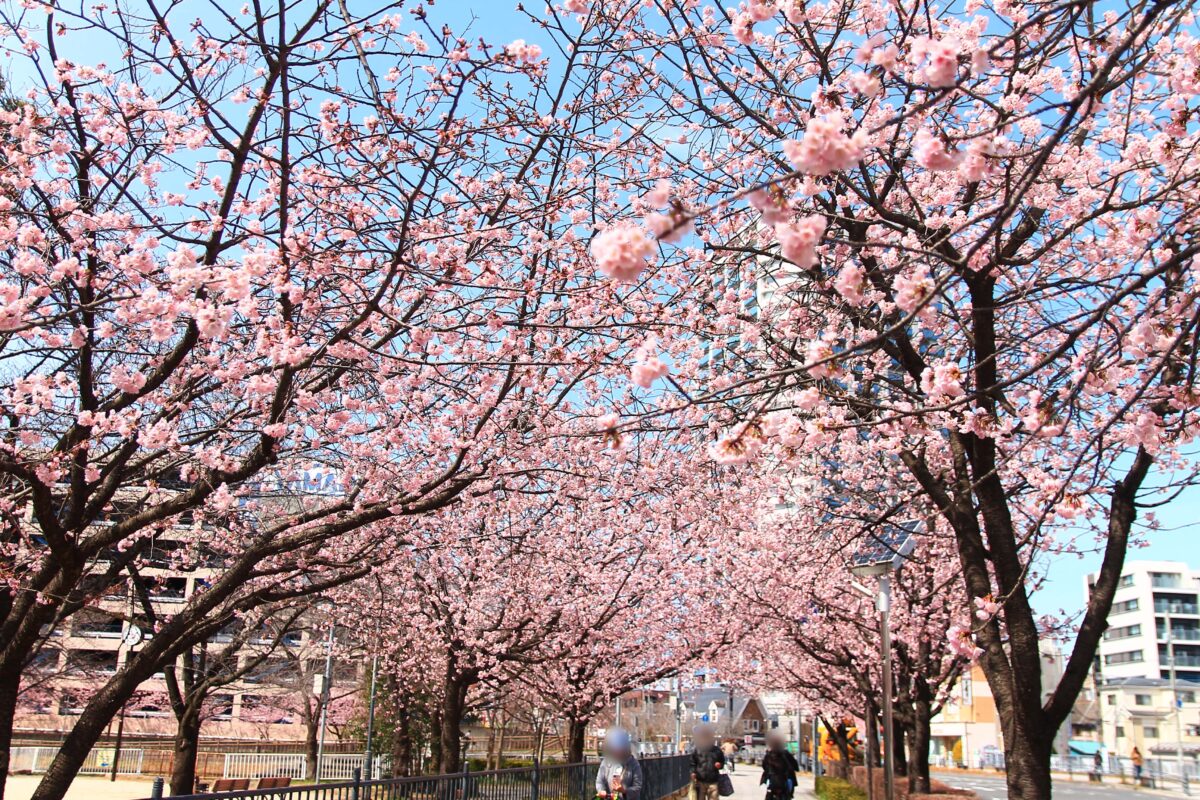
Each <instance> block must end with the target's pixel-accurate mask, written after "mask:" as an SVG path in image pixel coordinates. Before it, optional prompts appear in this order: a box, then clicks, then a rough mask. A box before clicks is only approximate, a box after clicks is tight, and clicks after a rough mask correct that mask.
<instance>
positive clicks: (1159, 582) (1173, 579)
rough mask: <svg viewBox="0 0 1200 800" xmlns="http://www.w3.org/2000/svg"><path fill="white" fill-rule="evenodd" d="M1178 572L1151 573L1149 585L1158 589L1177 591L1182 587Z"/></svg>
mask: <svg viewBox="0 0 1200 800" xmlns="http://www.w3.org/2000/svg"><path fill="white" fill-rule="evenodd" d="M1179 578H1180V575H1179V573H1178V572H1151V573H1150V585H1151V586H1154V587H1156V588H1158V589H1178V588H1180V587H1181V586H1183V582H1182V581H1180V579H1179Z"/></svg>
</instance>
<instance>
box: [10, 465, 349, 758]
mask: <svg viewBox="0 0 1200 800" xmlns="http://www.w3.org/2000/svg"><path fill="white" fill-rule="evenodd" d="M257 490H258V491H259V492H260V494H258V495H257V497H258V498H259V499H262V498H267V501H268V502H270V503H272V504H287V503H290V502H293V500H292V498H294V497H296V496H299V495H305V494H331V493H335V492H336V491H337V490H338V487H337V485H336V482H334V481H333V480H332V479H331V478H330V475H329V474H326V473H321V472H319V471H312V472H311V474H310V473H305V474H303V475H302V476H300V477H299V478H298V479H297V480H295V481H292V482H281V481H278V480H276V481H275V482H274V483H269V482H268V481H267V480H264V482H263V483H262V484H260V485H259V486H258V487H257ZM113 506H114V511H113V512H112V515H114V516H115V515H118V514H122V513H132V512H133V511H135V510H136V509H137V500H135V499H131V500H130V501H129V502H127V503H124V504H122V502H121V501H117V502H114V503H113ZM199 531H201V529H199V528H193V527H191V519H190V515H184V518H183V519H181V520H180V524H179V527H177V528H175V529H171V530H168V531H166V532H164V533H161V534H158V535H157V536H156V537H155V540H154V541H153V542H152V543H151V545H150V547H149V549H148V550H147V552H146V553H145V554H144V555H143V556H142V557H141V558H140V559H139V564H140V565H139V567H138V570H137V575H138V576H139V578H140V579H142V581H143V583H142V585H145V586H147V587H148V596H149V602H150V606H151V607H152V608H153V611H154V615H155V616H156V617H169V616H171V615H172V614H174V613H177V611H178V610H180V609H182V608H184V606H185V604H186V603H187V602H188V601H189V599H190V598H191V597H192V596H193V595H194V594H195V593H196V592H200V591H203V590H204V587H205V586H206V585H207V584H208V582H209V581H210V580H212V579H213V578H214V576H215V575H216V574H217V573H218V571H219V570H218V567H219V556H218V555H217V554H215V553H212V552H208V551H206V549H205V548H204V546H203V544H200V545H197V544H196V543H195V541H194V539H195V536H196V534H197V532H199ZM185 553H186V554H187V556H186V557H181V554H185ZM206 559H207V561H206ZM110 563H111V562H109V561H107V560H105V559H104V558H100V559H98V560H97V561H96V562H94V563H93V564H92V565H91V569H92V570H93V572H96V573H102V572H103V571H104V570H106V569H107V568H109V567H110ZM183 564H187V565H188V566H187V567H184V566H181V565H183ZM206 564H207V565H208V566H205V565H206ZM104 591H105V594H104V595H103V596H101V597H100V598H98V599H97V600H96V601H95V602H93V603H92V604H90V605H89V606H88V607H86V608H84V609H82V610H80V611H79V612H77V613H75V614H74V615H72V616H70V617H69V618H67V619H66V620H65V621H64V622H63V624H62V625H60V626H56V627H53V628H47V629H45V630H43V636H44V637H45V638H44V641H43V644H42V647H41V649H40V650H39V652H38V653H37V655H36V657H35V658H34V659H33V661H32V662H31V663H30V664H29V666H28V667H26V669H25V671H24V674H23V676H22V684H21V696H20V698H19V706H18V712H17V715H16V718H15V720H14V722H15V729H16V730H15V733H16V736H17V738H18V739H22V738H24V739H26V740H34V739H40V738H52V737H54V736H56V735H61V734H62V733H64V732H66V731H69V730H71V728H72V727H73V726H74V724H75V721H76V719H77V718H78V716H79V714H80V713H81V711H82V710H83V706H84V704H85V702H86V700H87V697H88V696H89V693H90V692H91V691H92V690H94V688H96V687H98V686H99V685H101V684H102V683H103V682H104V681H105V680H107V679H108V678H109V677H111V676H112V675H113V674H114V673H116V672H117V670H118V669H120V668H121V667H122V666H123V665H124V664H125V661H126V659H127V658H128V657H129V655H130V654H131V653H133V652H136V651H137V650H138V648H140V647H142V646H143V645H144V644H145V643H146V642H147V641H149V640H150V639H152V637H153V636H154V625H153V622H152V621H151V620H150V619H148V618H147V616H146V615H145V614H144V613H142V611H141V609H142V604H141V603H140V602H136V601H135V597H134V596H133V592H132V588H131V586H130V583H129V581H128V579H127V578H126V577H125V576H124V575H122V576H121V577H118V578H117V579H115V580H113V581H111V583H110V584H109V587H108V588H107V589H106V590H104ZM288 618H289V619H292V618H294V619H296V622H295V623H294V624H292V625H288V626H287V629H284V623H282V622H275V621H270V622H268V623H266V624H265V625H264V626H263V627H262V628H261V629H260V630H255V631H251V632H249V633H246V632H245V631H242V630H241V629H240V628H232V627H231V628H227V629H225V630H222V631H219V632H218V633H216V634H214V635H213V636H211V637H209V639H208V641H207V642H205V643H203V644H202V645H200V646H197V647H196V648H193V650H194V652H196V653H198V652H199V651H201V650H203V651H204V657H206V658H207V659H208V663H212V662H213V661H214V660H215V659H216V658H217V657H218V656H219V654H220V653H221V652H222V651H223V650H224V649H225V648H227V647H229V646H231V645H232V644H234V643H236V644H237V645H238V649H239V655H238V658H237V660H236V661H235V662H234V663H235V664H236V665H237V667H238V668H242V667H245V668H246V672H245V674H244V675H241V676H239V677H238V679H237V680H235V681H232V682H230V683H228V684H227V685H224V686H220V687H218V688H216V689H215V690H214V691H213V692H212V694H211V695H210V697H209V701H208V703H207V712H206V713H205V715H204V716H205V720H204V727H203V736H204V738H205V739H225V740H239V739H241V740H248V741H264V740H265V741H272V742H287V741H290V742H302V741H304V739H305V736H306V731H307V730H308V729H309V728H311V726H312V724H313V719H312V717H313V715H314V713H315V712H317V711H319V707H320V703H319V702H318V701H317V700H316V697H315V695H314V692H315V691H317V690H318V689H319V688H320V687H319V686H317V685H315V683H316V681H315V679H316V678H317V677H318V676H321V675H322V674H323V672H324V667H325V651H326V643H325V641H324V638H323V637H322V634H321V633H317V634H316V636H317V638H318V640H317V641H314V640H313V634H312V633H310V632H309V631H308V629H307V627H306V626H305V625H304V624H302V623H303V617H295V615H294V614H290V613H289V615H288ZM182 663H183V661H182V659H180V660H179V661H177V664H176V668H177V674H178V671H179V670H181V669H182ZM252 665H253V666H252ZM359 672H360V665H358V664H353V663H345V664H337V665H336V667H335V669H334V671H333V681H332V682H331V699H332V701H333V702H331V708H337V702H336V701H337V700H338V699H339V698H340V697H341V698H346V697H349V699H350V700H353V696H354V695H355V694H356V693H357V692H358V690H359V687H360V685H361V679H360V675H359ZM122 717H123V719H122V720H121V727H122V730H123V733H124V734H125V735H127V736H131V737H141V736H144V737H170V736H172V735H173V734H174V732H175V727H176V725H175V723H176V720H175V716H174V714H173V713H172V711H171V708H170V705H169V702H168V695H167V683H166V680H165V678H164V677H163V675H162V674H161V673H160V674H158V675H156V676H154V677H153V678H151V679H150V680H147V681H145V682H143V683H142V684H141V686H140V687H139V689H138V691H137V693H136V694H135V695H134V697H133V699H131V701H130V702H129V703H128V704H127V705H126V708H125V709H124V713H123V714H122ZM333 735H336V734H333Z"/></svg>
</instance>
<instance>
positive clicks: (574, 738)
mask: <svg viewBox="0 0 1200 800" xmlns="http://www.w3.org/2000/svg"><path fill="white" fill-rule="evenodd" d="M586 734H587V720H585V719H571V720H568V722H567V763H568V764H578V763H579V762H581V761H583V747H584V741H585V739H586Z"/></svg>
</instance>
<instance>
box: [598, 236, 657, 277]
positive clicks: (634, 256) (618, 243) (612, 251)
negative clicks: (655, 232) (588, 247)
mask: <svg viewBox="0 0 1200 800" xmlns="http://www.w3.org/2000/svg"><path fill="white" fill-rule="evenodd" d="M655 252H656V251H655V247H654V240H653V239H651V238H650V237H648V236H647V235H646V232H645V230H644V229H642V228H640V227H638V226H637V225H632V224H628V223H625V224H619V225H614V226H613V227H611V228H607V229H605V230H603V231H601V232H600V233H598V234H596V237H595V238H594V239H593V240H592V259H593V260H594V261H595V262H596V268H597V269H599V270H600V272H601V274H603V275H606V276H608V277H610V278H612V279H614V280H616V281H620V282H631V281H633V280H635V279H637V277H638V275H641V274H642V270H644V269H646V267H647V266H649V265H650V262H651V260H652V259H653V258H654V256H655Z"/></svg>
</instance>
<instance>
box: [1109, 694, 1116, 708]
mask: <svg viewBox="0 0 1200 800" xmlns="http://www.w3.org/2000/svg"><path fill="white" fill-rule="evenodd" d="M1108 704H1109V705H1110V706H1115V705H1116V704H1117V696H1116V695H1115V694H1110V695H1109V696H1108Z"/></svg>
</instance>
